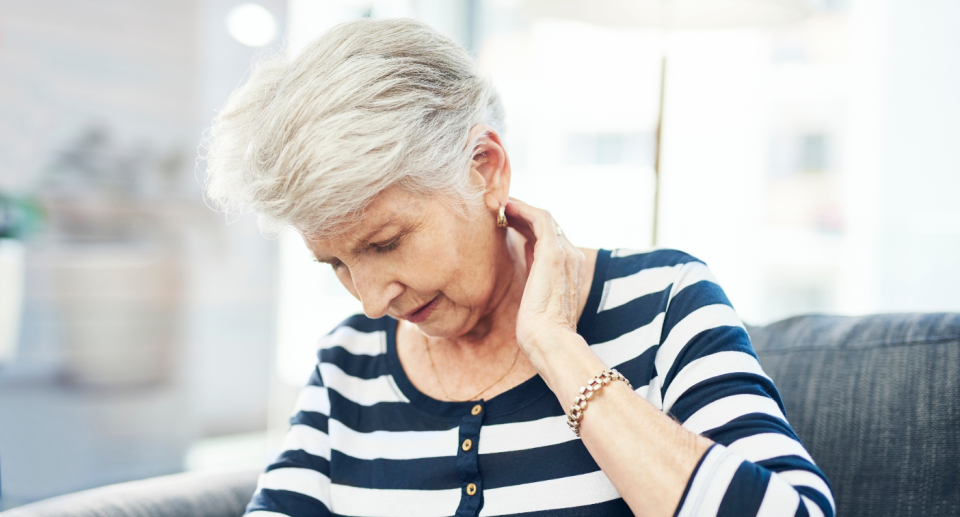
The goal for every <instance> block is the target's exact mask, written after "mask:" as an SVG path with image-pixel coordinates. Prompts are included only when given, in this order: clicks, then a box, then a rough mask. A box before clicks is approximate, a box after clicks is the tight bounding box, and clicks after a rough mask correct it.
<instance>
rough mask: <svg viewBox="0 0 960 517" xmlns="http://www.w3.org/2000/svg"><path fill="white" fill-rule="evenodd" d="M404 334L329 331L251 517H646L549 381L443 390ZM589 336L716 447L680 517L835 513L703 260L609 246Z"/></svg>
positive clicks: (585, 321) (358, 325)
mask: <svg viewBox="0 0 960 517" xmlns="http://www.w3.org/2000/svg"><path fill="white" fill-rule="evenodd" d="M396 329H397V321H396V320H394V319H392V318H389V317H384V318H381V319H377V320H371V319H369V318H365V317H363V316H354V317H351V318H349V319H348V320H346V321H345V322H343V323H342V324H341V325H339V326H338V327H337V328H336V329H334V330H333V332H331V333H330V334H329V335H327V336H326V337H324V338H323V339H322V341H321V347H320V352H319V363H318V365H317V368H316V369H315V370H314V372H313V375H312V377H311V378H310V381H309V383H308V385H307V386H306V387H305V388H304V389H303V391H302V393H301V394H300V397H299V399H298V401H297V404H296V408H295V410H294V415H293V417H292V418H291V421H290V422H291V428H290V431H289V433H288V435H287V437H286V440H285V442H284V445H283V449H284V450H283V452H282V453H281V454H280V455H279V457H278V458H277V460H276V462H274V463H273V464H272V465H270V466H269V467H268V468H267V470H266V472H265V473H264V474H262V475H261V477H260V481H259V484H258V487H257V491H256V493H255V494H254V497H253V500H252V501H251V502H250V504H249V506H248V507H247V511H248V512H249V513H248V515H251V516H268V515H290V516H295V517H301V516H307V515H311V516H325V515H344V516H348V515H349V516H371V517H375V516H384V517H386V516H405V515H409V516H417V517H445V516H451V515H455V516H458V517H459V516H478V515H479V516H494V515H524V516H530V517H532V516H546V515H550V516H594V515H597V516H600V515H602V516H619V515H624V516H627V515H632V514H631V512H630V509H629V508H628V507H627V505H626V503H625V502H624V501H623V499H621V497H620V495H619V494H618V493H617V490H616V489H615V488H614V487H613V485H612V484H611V482H610V480H609V479H608V478H607V477H606V476H605V475H604V473H603V472H602V471H601V470H600V468H599V467H598V466H597V464H596V462H595V461H594V460H593V458H592V457H591V456H590V453H589V452H588V451H587V449H586V448H585V447H584V445H583V443H582V442H581V441H580V440H579V439H577V438H576V437H575V436H574V435H573V433H571V432H570V430H569V429H568V428H567V426H566V423H565V421H566V415H565V414H564V408H563V407H562V406H561V404H560V403H559V402H558V401H557V399H556V397H555V396H554V394H553V393H552V392H551V391H550V389H549V388H548V387H547V386H546V384H545V383H544V381H543V379H542V378H540V377H539V376H534V377H533V378H531V379H529V380H527V381H526V382H524V383H523V384H520V385H519V386H517V387H515V388H513V389H511V390H509V391H506V392H504V393H502V394H500V395H497V396H496V397H493V398H492V399H490V400H480V401H473V402H442V401H439V400H436V399H432V398H430V397H428V396H426V395H424V394H423V393H421V392H419V391H418V390H417V389H416V388H415V387H414V386H413V384H412V383H411V382H410V380H409V379H408V378H407V376H406V374H405V373H404V371H403V368H402V367H401V365H400V360H399V358H398V356H397V347H396ZM577 332H578V333H579V334H580V335H581V336H583V338H584V339H585V340H586V342H587V343H588V344H589V345H590V346H591V348H592V349H593V351H594V352H595V353H596V354H597V355H598V356H599V357H600V358H601V359H602V360H603V361H604V363H606V364H607V365H608V366H611V367H615V368H617V369H618V370H619V371H620V372H621V373H623V374H624V376H626V377H627V379H629V380H630V381H631V383H632V384H633V385H634V386H636V387H637V388H636V392H637V393H638V394H639V395H640V396H641V397H643V398H645V399H646V400H648V401H649V402H650V403H651V404H653V405H654V406H656V407H657V408H659V409H661V410H662V411H664V412H665V413H667V414H669V415H671V416H672V417H674V418H675V419H676V420H677V421H678V422H681V423H682V425H683V426H684V427H685V428H687V429H689V430H690V431H692V432H695V433H698V434H701V435H703V436H706V437H707V438H709V439H711V440H713V441H714V442H715V445H713V446H712V447H711V448H710V450H709V451H708V452H707V453H706V454H705V455H704V456H703V458H702V459H701V460H700V462H699V464H698V466H697V468H696V470H695V471H694V473H693V475H692V476H691V477H690V480H689V482H688V484H687V487H686V489H685V491H684V494H683V498H682V500H681V502H680V505H679V507H678V509H677V512H676V516H677V517H687V516H702V515H706V516H743V515H758V516H772V515H791V516H792V515H797V516H807V515H809V516H821V515H825V516H832V515H833V514H834V512H835V506H834V501H833V496H832V494H831V491H830V487H829V484H828V482H827V480H826V478H825V477H824V475H823V473H822V472H821V471H820V469H818V468H817V466H816V465H815V464H814V462H813V459H812V458H811V457H810V455H809V454H808V453H807V451H806V450H805V449H804V447H803V445H802V444H801V443H800V440H799V438H798V437H797V435H796V433H794V431H793V429H792V428H791V427H790V425H789V424H788V423H787V420H786V417H785V416H784V409H783V403H782V402H781V400H780V395H779V394H778V393H777V389H776V388H775V387H774V385H773V382H772V381H771V380H770V378H769V377H767V375H765V374H764V372H763V370H762V369H761V368H760V363H759V362H758V360H757V357H756V355H755V354H754V352H753V348H752V347H751V345H750V339H749V337H748V336H747V332H746V331H745V330H744V328H743V325H742V323H741V322H740V319H739V318H738V317H737V315H736V313H735V312H734V310H733V308H732V307H731V305H730V302H729V301H728V300H727V297H726V296H725V295H724V293H723V291H722V290H721V289H720V287H719V286H718V285H717V283H716V282H715V281H714V278H713V276H712V275H711V274H710V272H709V270H708V269H707V267H706V266H705V265H704V264H703V263H702V262H700V261H698V260H697V259H695V258H693V257H691V256H689V255H687V254H684V253H681V252H678V251H673V250H657V251H653V252H633V251H627V250H616V251H612V252H611V251H607V250H600V252H599V254H598V257H597V263H596V271H595V273H594V280H593V285H592V288H591V292H590V295H589V298H588V300H587V304H586V309H585V310H584V313H583V316H582V317H581V318H580V321H579V322H578V326H577ZM588 418H589V417H588ZM467 439H470V440H471V442H472V446H470V447H467V446H465V445H464V441H465V440H467ZM649 468H650V469H656V468H657V466H656V465H649ZM471 485H473V486H472V487H471ZM468 487H470V488H468Z"/></svg>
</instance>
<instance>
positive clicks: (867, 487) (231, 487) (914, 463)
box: [3, 314, 960, 517]
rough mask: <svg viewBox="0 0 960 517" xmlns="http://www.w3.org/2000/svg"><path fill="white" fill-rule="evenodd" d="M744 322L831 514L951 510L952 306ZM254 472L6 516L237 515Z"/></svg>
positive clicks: (958, 511) (958, 487) (152, 482)
mask: <svg viewBox="0 0 960 517" xmlns="http://www.w3.org/2000/svg"><path fill="white" fill-rule="evenodd" d="M749 331H750V335H751V336H752V338H753V342H754V347H755V348H756V350H757V355H759V357H760V361H761V363H762V365H763V368H764V370H765V371H766V372H767V373H768V374H769V375H770V376H771V377H772V378H773V380H774V381H775V382H776V384H777V387H778V388H779V389H780V393H781V395H782V396H783V400H784V404H785V406H786V410H787V417H788V419H789V420H790V423H791V424H792V425H793V426H794V428H795V429H796V431H797V433H798V434H799V435H800V438H801V439H802V440H803V442H804V444H805V445H806V446H807V449H808V450H809V451H810V453H811V454H812V455H813V458H814V459H815V460H816V461H817V463H818V464H819V465H820V467H821V468H822V469H823V471H824V472H826V474H827V476H828V477H829V478H830V481H831V483H832V485H833V490H834V495H835V497H836V501H837V513H838V514H839V515H841V516H861V515H862V516H925V517H926V516H940V515H951V516H953V515H960V314H891V315H877V316H865V317H859V318H845V317H837V316H800V317H796V318H791V319H788V320H784V321H780V322H777V323H773V324H771V325H767V326H764V327H751V328H750V329H749ZM256 477H257V472H253V471H222V472H215V473H204V474H197V473H188V474H179V475H174V476H167V477H162V478H154V479H148V480H144V481H138V482H134V483H124V484H121V485H114V486H110V487H104V488H99V489H95V490H89V491H86V492H81V493H78V494H73V495H69V496H64V497H59V498H56V499H51V500H49V501H44V502H40V503H36V504H33V505H28V506H24V507H21V508H18V509H14V510H10V511H7V512H4V513H3V517H41V516H42V517H66V516H71V517H93V516H99V517H121V516H131V517H193V516H205V517H230V516H237V515H240V514H241V513H242V512H243V508H244V505H245V504H246V502H247V500H249V498H250V495H251V494H252V493H253V490H254V487H255V484H256Z"/></svg>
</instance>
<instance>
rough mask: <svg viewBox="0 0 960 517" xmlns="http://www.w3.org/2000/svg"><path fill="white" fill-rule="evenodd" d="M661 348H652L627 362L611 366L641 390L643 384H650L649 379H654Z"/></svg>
mask: <svg viewBox="0 0 960 517" xmlns="http://www.w3.org/2000/svg"><path fill="white" fill-rule="evenodd" d="M658 351H659V347H656V346H652V347H650V348H648V349H646V350H644V351H643V353H642V354H640V355H638V356H636V357H634V358H633V359H630V360H628V361H625V362H623V363H620V364H611V365H610V367H611V368H616V369H617V371H618V372H620V373H622V374H623V376H624V377H626V378H627V380H629V381H630V384H632V385H633V387H634V388H639V387H640V386H642V385H643V384H647V383H649V382H650V381H649V379H652V378H653V372H654V371H655V369H656V364H655V362H656V360H657V352H658ZM644 379H647V381H646V382H643V383H642V384H638V383H639V382H641V381H643V380H644Z"/></svg>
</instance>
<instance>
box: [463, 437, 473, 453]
mask: <svg viewBox="0 0 960 517" xmlns="http://www.w3.org/2000/svg"><path fill="white" fill-rule="evenodd" d="M472 448H473V440H471V439H470V438H467V439H466V440H464V441H463V450H464V452H466V451H469V450H470V449H472Z"/></svg>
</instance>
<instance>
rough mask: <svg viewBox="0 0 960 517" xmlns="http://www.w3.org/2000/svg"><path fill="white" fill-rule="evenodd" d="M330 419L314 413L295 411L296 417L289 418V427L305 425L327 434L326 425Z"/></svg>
mask: <svg viewBox="0 0 960 517" xmlns="http://www.w3.org/2000/svg"><path fill="white" fill-rule="evenodd" d="M329 418H330V417H328V416H327V415H324V414H323V413H317V412H316V411H297V414H296V415H293V416H292V417H290V425H298V424H299V425H307V426H310V427H312V428H314V429H316V430H318V431H323V432H324V433H327V434H329V433H330V431H329V430H328V429H327V423H328V420H329Z"/></svg>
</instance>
